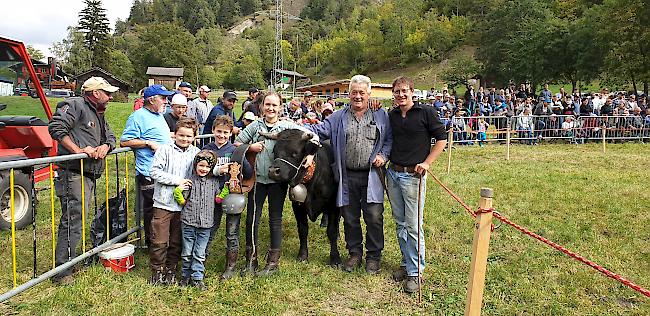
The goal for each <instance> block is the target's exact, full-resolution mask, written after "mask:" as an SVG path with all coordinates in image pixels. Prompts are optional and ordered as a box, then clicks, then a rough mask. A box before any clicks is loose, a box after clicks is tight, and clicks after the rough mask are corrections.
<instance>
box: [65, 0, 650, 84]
mask: <svg viewBox="0 0 650 316" xmlns="http://www.w3.org/2000/svg"><path fill="white" fill-rule="evenodd" d="M284 7H285V12H289V13H291V14H293V15H295V14H297V13H298V12H299V16H300V18H301V19H300V20H295V19H287V20H285V27H284V33H283V38H284V41H283V42H282V48H283V54H284V68H285V69H290V70H293V69H294V66H295V68H296V69H297V71H298V72H301V73H305V74H308V75H311V76H315V77H316V78H318V77H323V76H327V77H332V76H349V75H350V74H354V73H369V72H376V71H380V70H387V69H399V68H402V67H408V66H411V65H437V64H439V63H441V62H443V63H442V67H438V68H440V69H441V75H440V76H439V78H438V79H439V80H444V81H446V83H448V84H451V85H459V84H463V83H465V82H466V80H467V79H468V78H472V77H475V76H480V77H483V78H487V79H489V80H490V81H493V82H495V83H496V84H503V83H506V82H508V81H509V80H513V81H514V82H524V81H530V82H532V83H533V84H541V83H543V82H564V83H573V84H574V85H580V84H587V83H589V82H592V81H594V80H598V81H599V82H602V83H605V84H608V85H610V86H616V85H620V86H626V85H629V86H631V85H636V86H638V87H637V88H638V90H643V88H644V85H645V89H646V90H647V83H648V82H649V81H650V60H649V58H648V56H649V55H650V51H649V48H648V46H650V5H648V4H647V3H646V2H645V1H643V0H550V1H544V0H521V1H512V0H481V1H479V0H453V1H452V0H384V1H376V0H346V1H339V0H293V1H292V0H284ZM269 9H274V1H273V0H184V1H179V0H135V1H134V3H133V6H132V8H131V14H130V16H129V18H128V19H127V20H126V21H118V23H117V25H116V27H115V30H112V34H111V41H110V50H109V55H110V58H109V60H108V62H106V64H105V67H106V68H108V70H109V71H111V72H113V73H115V74H116V75H117V76H118V77H121V78H124V79H125V80H127V81H130V82H132V83H133V84H134V86H135V87H139V86H142V85H144V84H145V81H144V78H145V76H144V73H145V71H146V68H147V66H163V67H183V68H185V77H186V79H188V80H190V81H192V82H196V81H197V78H198V81H199V82H201V83H202V84H204V83H205V84H208V85H210V86H214V87H225V88H237V89H245V88H247V87H249V86H252V85H255V86H266V84H267V83H266V81H268V77H269V76H268V73H269V71H270V69H271V66H272V61H273V44H274V26H275V21H274V20H272V19H270V18H269V14H266V15H257V16H256V17H255V21H256V23H255V26H253V27H251V28H249V29H247V30H246V31H244V32H243V33H242V34H241V35H240V36H236V37H233V36H228V35H226V30H227V29H228V28H229V27H231V26H233V25H234V24H236V23H239V22H241V21H242V20H243V19H244V18H249V17H252V16H253V15H254V14H253V13H255V12H259V11H262V10H269ZM83 36H84V33H83V32H82V31H81V30H79V29H77V28H76V27H75V26H72V27H71V28H70V31H69V36H68V38H66V39H64V40H63V41H61V42H60V43H58V44H57V46H56V48H57V56H58V57H59V59H61V60H63V61H64V63H65V66H66V69H67V70H68V71H70V72H71V73H79V72H81V71H84V70H86V69H88V68H90V66H91V65H90V64H91V63H92V58H90V57H89V56H90V55H92V53H91V52H89V51H88V49H87V48H86V47H85V46H84V43H83ZM468 48H469V49H468ZM294 64H295V65H294Z"/></svg>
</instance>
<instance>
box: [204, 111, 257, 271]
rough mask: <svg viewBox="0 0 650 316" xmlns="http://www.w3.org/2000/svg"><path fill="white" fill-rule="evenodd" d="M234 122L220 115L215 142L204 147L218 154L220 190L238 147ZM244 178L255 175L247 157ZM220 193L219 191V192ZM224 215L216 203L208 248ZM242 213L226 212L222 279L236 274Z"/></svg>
mask: <svg viewBox="0 0 650 316" xmlns="http://www.w3.org/2000/svg"><path fill="white" fill-rule="evenodd" d="M233 126H234V122H233V120H232V118H231V117H229V116H227V115H222V116H218V117H217V118H215V120H214V123H213V124H212V133H213V134H214V142H213V143H209V144H207V145H205V147H203V149H204V150H206V149H207V150H211V151H214V152H215V153H216V154H217V157H218V158H217V163H216V166H215V170H214V174H215V175H217V176H218V177H219V190H220V191H221V190H223V188H224V185H225V184H226V182H227V181H228V180H229V177H230V175H229V174H228V170H229V168H228V166H229V163H230V159H231V157H232V154H233V152H234V151H235V149H236V148H237V147H235V145H233V144H232V142H231V141H230V137H231V136H232V130H233ZM242 172H243V178H244V179H250V178H251V177H252V176H253V167H252V166H251V165H250V164H249V163H248V161H247V160H246V159H244V161H243V166H242ZM217 193H219V192H217ZM222 216H223V207H222V205H221V203H219V202H218V203H216V205H215V208H214V226H212V229H211V231H210V237H209V241H208V248H209V247H210V245H211V244H212V239H213V238H214V235H215V233H216V232H217V230H218V229H219V225H220V224H221V217H222ZM240 220H241V214H226V268H225V270H224V272H223V274H222V275H221V278H222V279H230V278H231V277H233V276H234V274H235V266H236V264H237V256H238V253H239V223H240Z"/></svg>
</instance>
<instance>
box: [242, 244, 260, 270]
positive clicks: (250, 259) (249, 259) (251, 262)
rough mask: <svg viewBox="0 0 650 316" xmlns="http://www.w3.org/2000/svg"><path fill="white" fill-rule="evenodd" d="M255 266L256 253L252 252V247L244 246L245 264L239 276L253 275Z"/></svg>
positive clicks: (256, 264)
mask: <svg viewBox="0 0 650 316" xmlns="http://www.w3.org/2000/svg"><path fill="white" fill-rule="evenodd" d="M257 266H258V263H257V253H256V252H253V247H246V265H244V268H243V269H242V270H241V276H246V275H254V274H255V271H256V270H257Z"/></svg>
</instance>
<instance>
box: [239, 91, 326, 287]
mask: <svg viewBox="0 0 650 316" xmlns="http://www.w3.org/2000/svg"><path fill="white" fill-rule="evenodd" d="M282 110H283V107H282V96H281V95H280V94H279V93H277V92H269V93H267V94H266V95H265V96H264V97H263V99H262V107H261V112H260V116H262V117H263V118H262V119H258V120H256V121H254V122H253V123H251V124H249V125H248V126H246V128H244V129H243V130H242V131H241V132H240V133H239V135H238V136H237V138H236V139H235V144H236V145H242V144H247V145H248V144H249V145H248V146H249V147H248V152H252V153H256V154H257V156H256V161H255V175H256V182H255V186H254V187H253V190H252V191H250V192H249V193H248V203H247V204H248V205H247V210H246V212H247V216H246V265H245V267H244V269H243V270H242V275H246V274H256V275H258V276H264V275H270V274H272V273H274V272H276V271H277V270H278V265H279V262H280V252H281V249H280V247H281V242H282V209H283V207H284V199H285V196H286V195H287V188H288V184H287V183H278V182H275V181H273V180H272V179H271V178H269V175H268V170H269V167H270V166H271V164H272V162H273V159H274V156H273V147H274V145H275V140H273V139H269V138H266V137H264V136H262V135H260V132H263V133H279V132H281V131H283V130H285V129H290V128H293V129H296V128H297V129H302V130H304V131H306V132H308V133H310V134H312V135H313V137H312V141H313V142H314V143H316V145H318V136H316V135H315V134H313V133H311V132H309V131H307V130H306V129H304V128H303V127H301V126H299V125H297V124H296V123H293V122H291V121H286V120H280V116H281V114H282ZM317 147H318V146H314V148H317ZM311 159H313V158H312V157H309V158H307V159H306V160H305V163H310V160H311ZM267 198H268V203H269V206H268V210H269V229H270V236H271V241H270V247H269V249H268V252H267V256H266V265H265V267H264V268H263V269H262V270H259V271H257V267H258V260H257V254H258V250H257V245H258V227H259V222H260V217H261V215H262V206H263V205H264V201H265V200H266V199H267Z"/></svg>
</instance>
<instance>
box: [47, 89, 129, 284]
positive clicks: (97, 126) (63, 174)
mask: <svg viewBox="0 0 650 316" xmlns="http://www.w3.org/2000/svg"><path fill="white" fill-rule="evenodd" d="M118 89H119V88H117V87H114V86H112V85H111V84H109V83H108V82H107V81H106V80H105V79H104V78H102V77H90V78H89V79H88V80H86V81H85V82H84V84H83V86H82V88H81V91H82V93H83V95H82V96H81V97H72V98H67V99H65V100H64V101H62V102H60V103H59V104H57V108H56V112H55V113H54V115H53V116H52V120H51V121H50V123H49V125H48V131H49V132H50V135H51V136H52V138H53V139H55V140H57V141H58V155H60V156H61V155H68V154H81V153H83V154H86V155H88V157H89V158H87V159H84V165H83V173H84V175H83V177H82V176H81V171H82V170H81V163H80V161H79V160H74V161H68V162H61V163H57V166H58V167H59V170H58V172H57V173H58V175H57V177H56V181H55V190H56V194H57V196H58V197H59V199H60V200H61V221H60V222H59V230H58V237H57V243H56V249H55V255H54V256H55V262H56V265H57V266H59V265H62V264H64V263H66V262H68V261H69V260H70V259H72V258H74V257H76V256H77V255H76V248H77V244H78V243H79V240H80V239H81V225H82V223H81V211H82V205H81V201H82V194H81V183H82V181H83V184H84V188H85V192H84V204H85V205H84V207H85V208H84V209H85V210H88V208H89V204H90V199H91V193H92V191H93V188H94V186H95V180H96V179H98V178H99V177H101V175H102V173H103V171H104V168H105V162H104V157H106V154H107V153H108V152H109V151H111V150H113V149H114V148H115V135H114V134H113V131H112V130H111V128H110V127H109V126H108V122H106V119H105V115H104V111H105V110H106V105H107V104H108V102H109V101H110V100H111V99H112V96H111V94H112V93H113V92H116V91H117V90H118ZM52 280H53V281H54V282H56V283H63V284H69V283H71V282H72V281H73V278H72V268H70V269H67V270H65V271H62V272H60V273H59V274H58V275H56V276H55V277H53V278H52Z"/></svg>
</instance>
